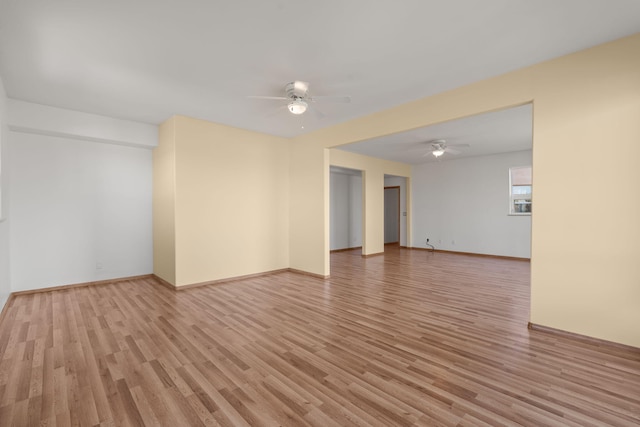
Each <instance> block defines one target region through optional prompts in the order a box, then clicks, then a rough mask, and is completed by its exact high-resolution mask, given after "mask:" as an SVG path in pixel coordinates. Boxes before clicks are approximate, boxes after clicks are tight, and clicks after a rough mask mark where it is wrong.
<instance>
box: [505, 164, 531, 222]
mask: <svg viewBox="0 0 640 427" xmlns="http://www.w3.org/2000/svg"><path fill="white" fill-rule="evenodd" d="M531 189H532V185H531V166H520V167H516V168H510V169H509V215H531Z"/></svg>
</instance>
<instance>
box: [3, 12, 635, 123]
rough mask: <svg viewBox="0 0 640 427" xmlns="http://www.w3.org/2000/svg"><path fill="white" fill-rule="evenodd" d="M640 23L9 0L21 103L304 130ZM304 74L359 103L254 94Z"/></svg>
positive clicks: (577, 17) (319, 89)
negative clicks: (309, 103)
mask: <svg viewBox="0 0 640 427" xmlns="http://www.w3.org/2000/svg"><path fill="white" fill-rule="evenodd" d="M638 31H640V1H638V0H562V1H559V0H536V1H525V0H483V1H478V0H449V1H435V0H403V1H401V2H398V1H390V0H379V1H376V2H372V1H369V0H324V1H312V0H238V1H228V2H221V1H206V0H181V1H176V0H136V1H125V0H109V1H97V0H28V1H27V0H0V76H2V79H3V82H4V85H5V88H6V91H7V94H8V96H9V97H10V98H14V99H20V100H25V101H30V102H35V103H40V104H45V105H51V106H56V107H62V108H68V109H72V110H79V111H85V112H90V113H96V114H102V115H106V116H111V117H118V118H125V119H130V120H135V121H141V122H146V123H155V124H157V123H161V122H162V121H164V120H166V119H167V118H168V117H170V116H171V115H173V114H184V115H188V116H193V117H198V118H203V119H207V120H211V121H214V122H218V123H223V124H227V125H231V126H236V127H240V128H245V129H252V130H256V131H261V132H265V133H269V134H274V135H282V136H294V135H297V134H300V133H304V132H308V131H311V130H314V129H319V128H322V127H326V126H330V125H333V124H336V123H339V122H344V121H347V120H350V119H353V118H355V117H359V116H363V115H366V114H370V113H373V112H376V111H380V110H383V109H386V108H389V107H392V106H395V105H399V104H402V103H405V102H408V101H411V100H414V99H418V98H422V97H425V96H429V95H432V94H435V93H439V92H442V91H445V90H448V89H452V88H455V87H458V86H461V85H464V84H467V83H471V82H474V81H478V80H481V79H484V78H487V77H490V76H494V75H498V74H501V73H505V72H507V71H510V70H514V69H517V68H521V67H523V66H527V65H530V64H533V63H537V62H540V61H543V60H546V59H549V58H553V57H557V56H560V55H564V54H567V53H570V52H574V51H578V50H581V49H584V48H587V47H590V46H593V45H596V44H600V43H603V42H606V41H609V40H613V39H616V38H619V37H622V36H625V35H629V34H632V33H636V32H638ZM296 79H298V80H305V81H308V82H310V83H311V86H310V92H311V94H312V95H313V94H315V95H350V96H351V97H352V99H353V101H352V103H351V104H336V105H331V104H328V105H322V106H321V109H322V112H323V113H324V114H325V115H326V116H325V117H324V118H319V117H317V116H314V115H313V114H305V115H303V116H302V117H295V116H292V115H290V114H289V113H288V112H287V111H286V110H285V109H281V110H279V111H276V112H275V113H274V112H273V111H274V109H275V108H276V107H278V105H279V104H278V102H277V101H268V100H256V99H249V98H247V96H248V95H274V96H277V95H281V94H282V88H283V86H284V85H285V83H287V82H289V81H292V80H296ZM303 126H304V129H303Z"/></svg>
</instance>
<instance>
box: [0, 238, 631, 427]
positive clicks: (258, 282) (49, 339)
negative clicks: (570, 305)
mask: <svg viewBox="0 0 640 427" xmlns="http://www.w3.org/2000/svg"><path fill="white" fill-rule="evenodd" d="M386 250H387V252H386V253H385V255H384V256H379V257H373V258H362V257H361V256H360V254H359V252H357V251H344V252H338V253H334V254H332V256H331V262H332V265H331V267H332V276H331V278H330V279H327V280H322V279H318V278H314V277H310V276H306V275H300V274H296V273H290V272H283V273H278V274H273V275H268V276H262V277H254V278H249V279H246V280H241V281H235V282H229V283H225V284H218V285H215V286H213V285H212V286H203V287H200V288H192V289H189V290H185V291H181V292H173V291H171V290H169V289H167V288H165V287H163V286H161V285H160V284H158V283H156V282H155V281H154V280H153V279H148V278H143V279H136V280H132V281H124V282H117V283H112V284H102V285H95V286H89V287H77V288H73V289H67V290H56V291H49V292H43V293H37V294H32V295H20V296H17V297H15V298H13V299H11V300H10V305H9V306H8V307H7V308H6V315H5V316H4V319H3V322H2V324H1V325H0V425H1V426H10V425H15V426H26V425H49V426H66V425H80V426H142V425H147V426H155V425H166V426H243V425H244V426H276V425H281V426H332V425H335V426H370V425H374V426H389V425H393V426H513V425H525V426H559V425H562V426H605V425H612V426H636V425H640V350H637V349H631V348H624V347H621V346H607V345H602V344H601V343H598V342H596V341H593V342H591V341H584V340H578V339H575V338H571V337H565V336H561V335H555V334H549V333H546V332H543V331H535V330H534V331H531V330H528V329H527V321H528V319H529V293H530V290H529V263H528V262H524V261H517V260H504V259H492V258H481V257H473V256H465V255H459V254H447V253H430V252H425V251H412V250H406V249H399V248H394V247H387V248H386Z"/></svg>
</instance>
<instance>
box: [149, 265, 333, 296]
mask: <svg viewBox="0 0 640 427" xmlns="http://www.w3.org/2000/svg"><path fill="white" fill-rule="evenodd" d="M286 272H294V273H300V274H308V275H313V274H312V273H305V272H302V271H297V270H293V269H290V268H281V269H278V270H271V271H265V272H262V273H254V274H245V275H243V276H235V277H227V278H225V279H218V280H208V281H206V282H198V283H189V284H187V285H181V286H175V285H173V284H171V283H169V282H167V281H166V280H164V279H162V278H160V277H158V276H156V275H155V274H153V275H152V276H153V278H154V279H156V280H157V281H158V283H159V284H161V285H162V286H165V287H167V288H169V289H171V290H174V291H185V290H187V289H191V288H198V287H200V286H207V285H220V284H222V283H228V282H237V281H240V280H246V279H254V278H256V277H263V276H270V275H272V274H279V273H286ZM313 276H314V277H321V278H324V276H315V275H313Z"/></svg>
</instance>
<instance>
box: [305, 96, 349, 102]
mask: <svg viewBox="0 0 640 427" xmlns="http://www.w3.org/2000/svg"><path fill="white" fill-rule="evenodd" d="M309 101H311V102H318V101H319V102H339V103H343V104H348V103H350V102H351V97H350V96H310V97H309Z"/></svg>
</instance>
